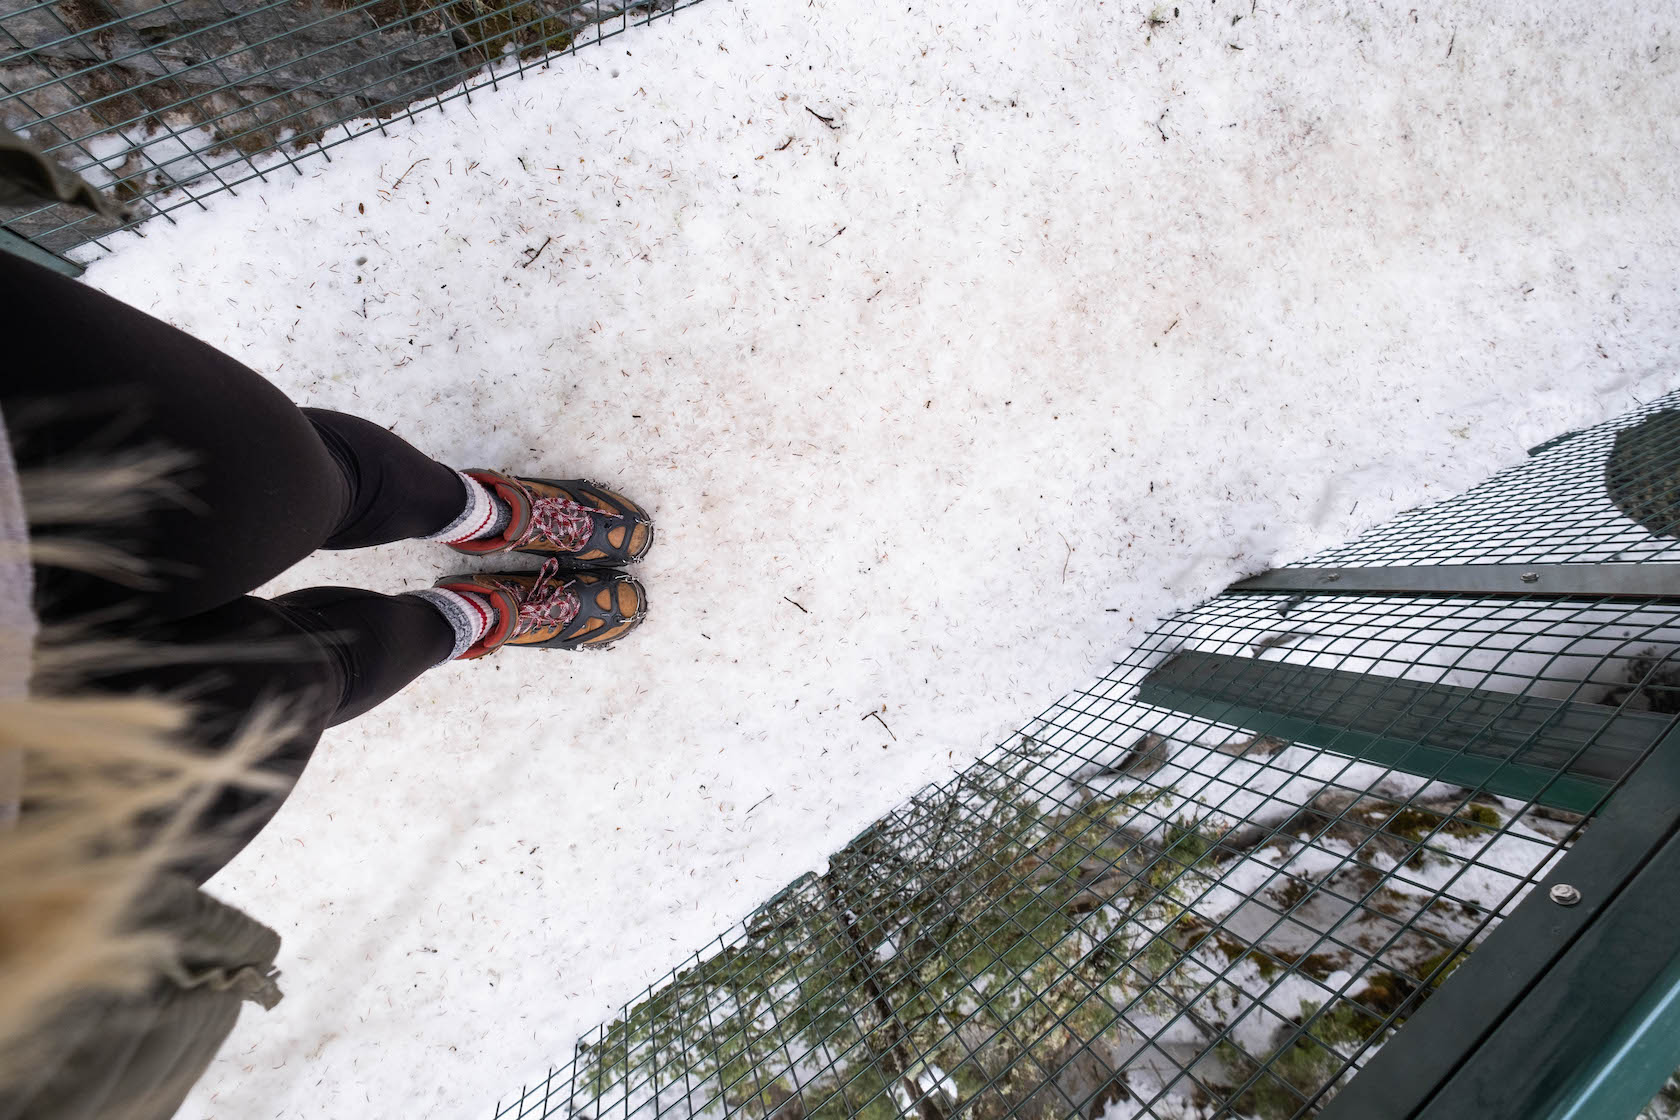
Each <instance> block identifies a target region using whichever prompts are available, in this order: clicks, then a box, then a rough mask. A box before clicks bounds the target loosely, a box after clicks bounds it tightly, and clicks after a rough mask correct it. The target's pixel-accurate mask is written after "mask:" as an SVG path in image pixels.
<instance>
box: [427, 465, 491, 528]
mask: <svg viewBox="0 0 1680 1120" xmlns="http://www.w3.org/2000/svg"><path fill="white" fill-rule="evenodd" d="M455 473H456V474H457V475H459V476H460V479H461V485H462V486H464V487H466V491H467V494H466V498H467V506H466V508H465V509H463V510H462V511H461V516H459V517H457V518H456V519H455V520H453V521H451V522H450V523H449V524H448V525H445V526H444V527H443V528H441V529H439V530H438V531H437V532H435V533H433V534H432V535H431V536H429V537H421V538H420V539H421V540H423V541H441V542H442V543H444V544H461V543H462V542H464V541H477V540H483V539H484V538H485V537H493V536H495V535H497V534H498V533H501V532H503V531H504V530H506V529H507V527H508V523H509V522H510V521H512V520H513V510H512V508H511V507H509V506H508V504H507V503H506V502H504V501H502V500H501V499H500V498H498V497H496V494H495V491H493V490H491V489H490V487H488V486H486V485H484V483H482V482H480V481H478V479H476V478H474V477H472V476H471V475H469V474H462V473H461V472H460V471H456V472H455Z"/></svg>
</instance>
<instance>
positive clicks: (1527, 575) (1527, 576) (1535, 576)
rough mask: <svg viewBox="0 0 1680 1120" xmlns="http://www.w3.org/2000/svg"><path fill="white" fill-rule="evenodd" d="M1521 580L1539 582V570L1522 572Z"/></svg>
mask: <svg viewBox="0 0 1680 1120" xmlns="http://www.w3.org/2000/svg"><path fill="white" fill-rule="evenodd" d="M1522 581H1523V582H1524V583H1539V582H1540V573H1539V572H1524V573H1523V574H1522Z"/></svg>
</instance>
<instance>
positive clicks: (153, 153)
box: [0, 0, 696, 267]
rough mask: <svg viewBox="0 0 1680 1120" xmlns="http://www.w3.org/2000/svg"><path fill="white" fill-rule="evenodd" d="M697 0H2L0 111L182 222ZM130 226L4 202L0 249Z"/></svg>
mask: <svg viewBox="0 0 1680 1120" xmlns="http://www.w3.org/2000/svg"><path fill="white" fill-rule="evenodd" d="M694 2H696V0H577V2H570V0H150V2H148V0H134V2H129V0H125V2H123V3H121V4H116V3H114V2H110V0H46V2H32V3H25V4H22V5H14V6H11V7H10V8H8V9H7V10H3V11H0V121H3V122H4V123H5V124H7V125H8V126H9V127H11V128H12V129H14V130H16V131H18V132H21V133H24V134H25V135H27V136H29V137H30V139H32V140H33V141H35V142H36V143H37V144H38V145H40V146H41V147H42V148H43V149H44V150H45V151H47V152H48V154H50V155H51V156H52V157H53V158H54V159H55V160H56V161H58V162H59V163H60V164H61V165H63V166H64V167H66V168H68V169H70V170H72V171H75V172H77V173H78V174H80V175H81V176H83V177H84V178H86V179H87V180H88V181H89V182H91V183H92V184H93V185H94V186H96V187H99V188H101V189H103V190H106V191H108V192H109V193H110V194H111V195H113V196H114V197H115V198H117V199H118V200H120V201H121V202H123V203H125V204H127V205H128V206H130V207H132V208H133V209H134V211H135V217H134V220H133V221H132V222H130V223H128V224H129V225H133V224H137V223H139V222H143V221H145V220H147V219H149V218H152V217H158V216H161V217H163V218H164V219H165V220H168V221H172V220H173V219H172V218H171V217H170V215H171V214H172V213H173V212H174V211H177V210H180V209H182V208H184V207H193V206H202V205H203V204H204V200H205V199H207V198H209V197H210V196H212V195H215V194H217V193H218V192H221V191H236V190H237V188H238V187H239V186H240V185H242V184H244V183H248V182H250V181H252V180H263V179H266V178H267V177H268V176H270V175H274V174H284V173H288V172H291V173H297V174H301V173H302V168H303V165H305V164H306V163H307V162H308V161H309V160H310V159H313V158H316V157H320V158H324V159H328V160H330V159H331V158H332V157H331V155H330V154H329V152H330V149H332V148H334V147H336V146H337V145H339V144H342V143H345V142H346V141H349V140H353V139H355V138H356V137H357V136H362V135H365V134H367V133H369V132H373V131H380V130H383V129H384V128H385V126H386V122H387V121H388V120H390V119H391V118H392V117H395V116H398V115H404V116H410V117H412V116H413V115H414V114H415V113H416V112H418V111H422V110H424V109H426V108H431V107H434V106H441V105H443V104H444V103H446V102H448V101H450V100H452V99H454V98H457V97H467V98H469V99H470V97H471V95H472V93H473V92H474V91H475V90H478V89H482V88H483V87H485V86H492V87H494V86H497V85H499V84H500V83H502V82H505V81H507V80H509V79H511V78H514V77H517V76H522V75H523V74H524V73H525V72H526V71H528V70H530V69H531V68H533V67H542V66H546V65H548V64H549V62H550V61H551V60H552V58H553V57H554V56H555V55H557V54H560V53H569V52H574V51H576V50H577V49H578V48H579V47H582V46H585V45H587V44H591V43H596V42H599V41H601V40H603V39H606V38H608V37H610V36H612V35H615V34H618V33H619V32H621V31H624V30H626V29H627V28H629V27H630V26H632V25H635V24H643V23H647V22H649V21H651V20H653V19H656V18H658V17H660V16H664V15H669V14H671V13H672V12H674V11H676V10H678V9H680V8H683V7H687V6H689V5H690V4H692V3H694ZM119 228H122V224H121V223H118V222H116V221H113V220H110V219H107V218H101V217H99V216H96V215H92V214H88V213H86V212H84V211H79V210H75V209H72V208H70V207H66V206H63V205H51V206H41V207H37V208H34V209H30V210H24V211H21V212H14V213H4V212H0V249H4V248H11V249H12V250H14V251H18V250H20V249H25V248H26V247H27V248H33V249H34V250H35V251H36V252H37V254H38V253H46V254H49V255H50V257H51V258H54V259H56V260H59V261H61V262H64V264H65V266H66V267H73V266H70V265H69V262H67V261H65V254H67V253H70V252H72V251H73V250H77V249H81V248H82V247H84V246H90V245H91V246H93V247H94V248H95V249H97V250H104V249H105V247H106V246H105V243H104V241H103V240H102V239H103V238H104V237H106V236H107V235H109V234H110V233H112V232H114V231H115V230H117V229H119ZM85 252H86V250H84V253H85Z"/></svg>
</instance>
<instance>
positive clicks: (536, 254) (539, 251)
mask: <svg viewBox="0 0 1680 1120" xmlns="http://www.w3.org/2000/svg"><path fill="white" fill-rule="evenodd" d="M553 240H554V238H552V237H550V238H548V239H547V240H545V241H544V242H543V243H542V244H541V245H538V246H537V251H536V252H534V253H531V250H529V249H527V250H525V251H526V252H527V253H531V256H530V258H529V259H528V260H527V261H526V262H525V263H524V264H522V265H520V266H519V267H520V268H530V267H531V265H532V263H533V262H534V261H535V260H536V259H537V258H538V257H540V256H542V254H543V250H544V249H546V248H548V243H549V242H550V241H553Z"/></svg>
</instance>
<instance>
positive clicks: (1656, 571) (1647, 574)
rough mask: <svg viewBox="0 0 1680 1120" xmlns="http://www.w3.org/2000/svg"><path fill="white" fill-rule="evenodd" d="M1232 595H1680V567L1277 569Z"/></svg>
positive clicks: (1238, 585)
mask: <svg viewBox="0 0 1680 1120" xmlns="http://www.w3.org/2000/svg"><path fill="white" fill-rule="evenodd" d="M1230 590H1231V591H1311V592H1314V593H1317V594H1327V595H1462V596H1474V597H1476V598H1489V597H1511V596H1516V597H1519V598H1524V599H1581V598H1593V599H1605V598H1631V599H1662V598H1676V597H1680V564H1403V565H1396V566H1392V567H1357V568H1274V569H1272V570H1271V571H1269V572H1261V573H1260V574H1259V575H1257V576H1250V577H1249V578H1248V579H1245V580H1242V581H1240V582H1238V583H1235V584H1233V585H1232V586H1231V588H1230Z"/></svg>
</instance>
